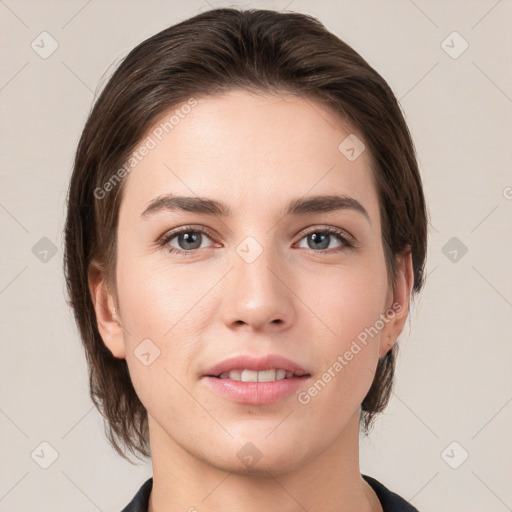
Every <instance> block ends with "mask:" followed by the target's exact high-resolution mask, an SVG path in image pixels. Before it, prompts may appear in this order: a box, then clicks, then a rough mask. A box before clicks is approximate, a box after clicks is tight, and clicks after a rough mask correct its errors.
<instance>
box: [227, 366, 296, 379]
mask: <svg viewBox="0 0 512 512" xmlns="http://www.w3.org/2000/svg"><path fill="white" fill-rule="evenodd" d="M291 377H293V372H287V371H286V370H282V369H277V370H264V371H261V372H257V371H254V370H232V371H230V372H229V373H227V372H224V373H221V374H220V375H219V379H231V380H237V381H240V382H272V381H275V380H283V379H290V378H291Z"/></svg>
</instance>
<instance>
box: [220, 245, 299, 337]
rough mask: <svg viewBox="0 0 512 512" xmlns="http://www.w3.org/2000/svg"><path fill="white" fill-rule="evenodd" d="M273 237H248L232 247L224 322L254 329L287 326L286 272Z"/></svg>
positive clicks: (290, 309)
mask: <svg viewBox="0 0 512 512" xmlns="http://www.w3.org/2000/svg"><path fill="white" fill-rule="evenodd" d="M271 240H272V236H271V235H269V236H264V235H257V238H256V236H251V235H249V236H247V237H246V238H245V239H243V240H242V241H241V242H240V243H239V244H238V246H236V247H235V250H234V252H233V256H232V267H233V270H232V271H231V272H230V278H229V284H228V286H227V287H226V288H227V289H225V293H224V308H223V313H224V321H225V322H226V323H228V324H235V323H236V324H239V323H246V324H249V325H251V326H252V327H253V328H262V327H264V326H265V325H267V324H280V325H284V324H288V323H289V322H290V321H291V317H292V313H293V304H292V301H291V297H290V295H291V291H290V290H289V289H288V287H287V286H286V285H285V283H286V278H285V275H286V271H285V269H284V266H283V262H282V261H281V260H280V254H279V248H278V247H277V245H276V244H273V243H272V242H271Z"/></svg>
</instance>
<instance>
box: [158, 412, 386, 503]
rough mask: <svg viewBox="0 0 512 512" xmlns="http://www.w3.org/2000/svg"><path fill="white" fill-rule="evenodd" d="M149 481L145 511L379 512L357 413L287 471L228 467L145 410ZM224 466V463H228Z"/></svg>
mask: <svg viewBox="0 0 512 512" xmlns="http://www.w3.org/2000/svg"><path fill="white" fill-rule="evenodd" d="M148 420H149V423H148V425H149V432H150V441H151V453H152V465H153V487H152V491H151V495H150V500H149V508H148V512H164V511H165V512H178V511H180V512H182V511H184V510H186V511H190V512H194V511H199V512H214V511H218V510H238V511H240V512H261V510H279V511H282V512H299V511H304V510H307V511H308V512H320V511H322V512H349V511H353V510H358V511H360V512H381V511H382V508H381V506H380V503H379V500H378V498H377V496H376V495H375V493H374V491H373V490H372V488H371V487H370V486H369V485H368V484H367V482H366V481H365V480H364V479H363V478H362V476H361V474H360V471H359V414H357V415H354V417H353V418H351V420H350V422H349V424H348V425H347V426H346V428H345V429H344V430H343V432H341V433H340V435H339V436H338V438H337V439H336V440H335V442H334V443H333V444H332V445H331V446H330V447H329V448H328V449H327V450H324V451H323V452H322V453H320V454H319V455H317V456H316V457H315V458H312V459H311V460H309V461H307V462H306V463H305V464H302V465H301V466H300V467H297V468H295V469H293V470H291V471H289V472H286V473H280V472H279V470H278V468H276V469H275V470H272V469H269V470H266V469H264V470H258V469H257V465H256V466H255V467H254V468H253V469H252V470H251V472H250V473H247V472H246V473H243V474H242V473H240V472H235V471H234V470H233V471H230V470H229V468H228V469H225V468H221V467H218V466H216V465H214V464H212V462H211V461H207V460H205V459H204V458H201V457H200V455H202V454H192V453H190V452H188V451H186V450H184V449H183V448H182V447H181V446H180V445H179V444H177V443H176V442H175V441H174V440H173V439H171V438H170V437H169V436H168V435H167V433H166V432H165V431H164V430H163V429H162V428H161V427H160V425H159V424H158V423H157V422H156V421H154V419H153V418H152V417H151V416H149V418H148ZM226 467H227V466H226Z"/></svg>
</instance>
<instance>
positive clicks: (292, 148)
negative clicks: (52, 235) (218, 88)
mask: <svg viewBox="0 0 512 512" xmlns="http://www.w3.org/2000/svg"><path fill="white" fill-rule="evenodd" d="M187 104H188V105H194V106H193V107H187V108H183V106H184V105H187ZM354 136H355V137H357V138H358V139H359V141H361V142H363V137H362V135H361V134H360V133H359V132H358V131H357V130H355V129H354V128H353V127H351V126H350V125H349V124H348V123H347V122H345V121H344V120H343V118H341V116H339V115H336V114H335V113H333V112H332V111H331V110H330V109H327V108H326V107H324V106H323V105H321V104H320V103H318V102H316V101H314V100H312V99H309V98H303V97H297V96H292V95H283V94H282V95H270V94H263V93H261V94H254V93H249V92H246V91H241V90H234V91H230V92H228V93H224V94H222V95H217V96H206V97H200V98H195V99H194V102H190V101H189V102H188V103H186V102H184V103H183V104H181V105H176V106H175V107H173V108H172V109H170V110H169V111H167V112H166V113H165V114H164V115H163V116H161V117H160V118H159V119H158V120H157V121H156V122H155V123H154V124H153V126H152V127H151V128H150V130H148V132H147V133H146V135H145V136H144V137H143V139H142V140H141V141H140V143H139V145H138V146H137V148H136V149H135V152H136V153H137V152H138V154H139V157H138V158H139V160H138V161H137V162H136V165H135V166H134V167H133V170H131V171H130V172H129V174H128V175H127V176H126V178H125V179H126V180H127V183H126V184H125V191H124V197H123V202H122V205H121V215H123V210H124V211H125V212H128V213H129V214H130V215H131V214H132V213H133V212H137V213H138V214H139V215H140V213H142V211H143V210H144V208H145V205H147V203H148V202H149V201H151V200H152V199H153V198H154V197H156V196H158V195H163V194H168V193H169V192H172V193H176V194H180V195H187V196H193V195H197V196H201V197H211V198H216V199H219V200H222V201H223V202H227V203H229V204H230V205H231V206H232V209H233V210H234V211H238V212H241V211H243V210H247V209H251V208H257V209H258V210H262V209H266V207H270V206H271V205H272V207H273V205H274V204H275V205H276V207H278V206H279V205H282V204H284V203H285V202H287V201H288V200H289V198H291V197H298V196H304V195H313V194H314V195H319V194H336V193H339V194H344V195H350V196H352V197H354V198H356V199H357V200H359V201H360V202H363V203H365V207H366V208H367V210H369V212H370V214H372V211H371V210H374V212H373V213H375V212H376V209H378V204H377V196H376V190H375V187H374V183H373V179H372V174H371V170H370V155H369V151H368V150H364V151H363V152H362V153H361V154H360V155H359V156H358V157H357V158H356V159H353V158H352V159H349V158H347V155H346V153H344V151H345V150H346V147H347V145H349V146H350V145H352V146H353V141H354ZM347 137H348V139H347ZM356 141H357V139H356ZM356 144H357V142H356ZM144 146H146V148H149V149H146V150H144V149H143V147H144ZM361 149H362V147H355V150H356V151H359V150H361ZM142 153H144V156H142V157H141V156H140V155H141V154H142ZM349 155H350V153H349Z"/></svg>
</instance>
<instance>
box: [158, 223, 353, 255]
mask: <svg viewBox="0 0 512 512" xmlns="http://www.w3.org/2000/svg"><path fill="white" fill-rule="evenodd" d="M181 233H202V234H204V235H207V236H208V237H209V238H210V239H213V238H214V235H213V233H212V232H211V231H210V230H209V229H207V228H199V229H198V228H195V227H193V226H183V227H181V228H179V229H176V230H174V231H171V232H170V233H166V234H165V235H163V236H162V237H161V238H160V240H159V241H158V245H159V246H161V247H165V246H167V247H166V249H167V251H168V252H169V253H172V254H182V255H184V256H191V255H192V254H194V253H195V252H197V251H198V249H191V250H189V251H184V250H182V249H176V248H175V247H171V248H169V246H168V244H169V242H170V241H171V240H172V239H173V238H175V237H176V236H178V235H180V234H181ZM312 233H321V234H325V233H327V234H329V235H336V236H337V237H338V238H339V240H340V241H341V242H342V245H341V246H340V247H338V248H336V249H322V250H320V251H314V250H313V249H310V250H312V251H313V252H314V253H315V254H326V255H329V254H337V253H339V252H342V251H346V250H347V249H353V248H355V244H354V241H353V238H352V237H349V236H348V235H347V233H346V232H345V231H344V230H342V229H339V228H334V227H329V228H322V229H319V228H314V229H312V230H310V231H308V232H307V233H305V234H304V235H303V236H302V237H301V238H300V239H299V242H300V241H301V240H302V239H303V238H305V237H306V236H308V235H310V234H312Z"/></svg>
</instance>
